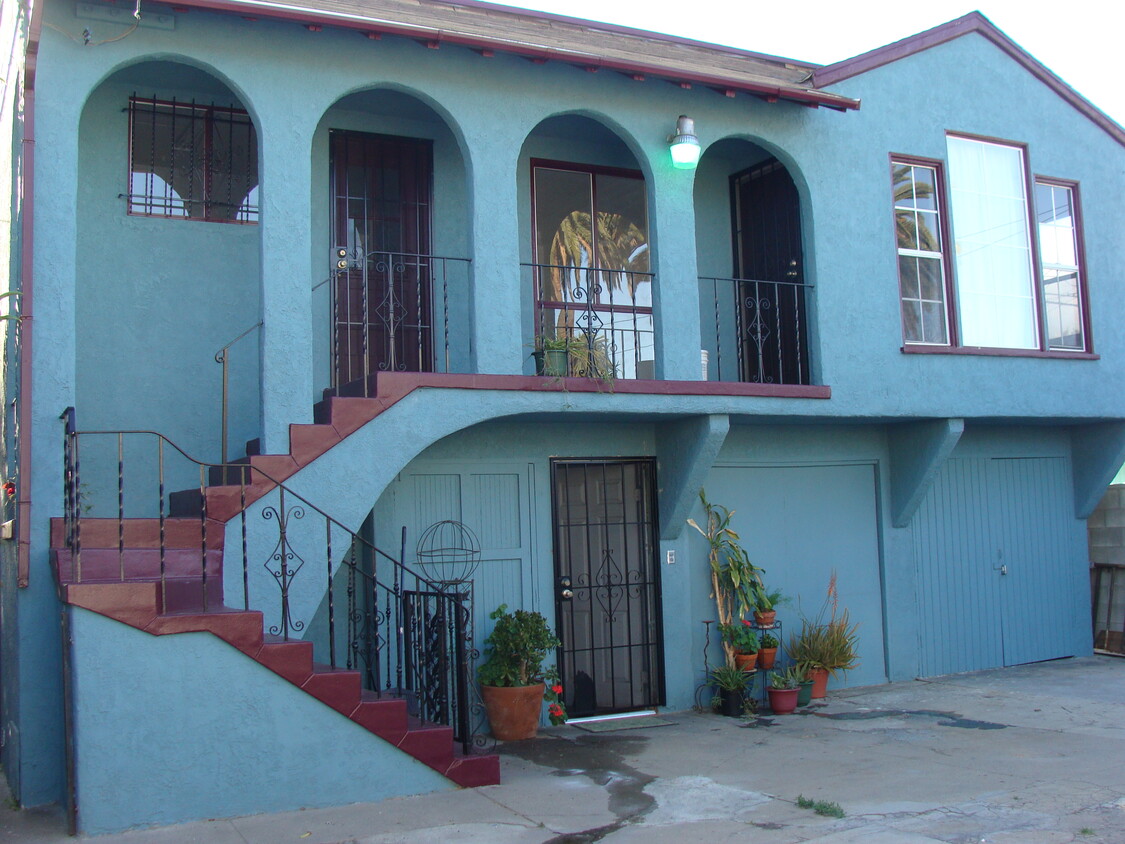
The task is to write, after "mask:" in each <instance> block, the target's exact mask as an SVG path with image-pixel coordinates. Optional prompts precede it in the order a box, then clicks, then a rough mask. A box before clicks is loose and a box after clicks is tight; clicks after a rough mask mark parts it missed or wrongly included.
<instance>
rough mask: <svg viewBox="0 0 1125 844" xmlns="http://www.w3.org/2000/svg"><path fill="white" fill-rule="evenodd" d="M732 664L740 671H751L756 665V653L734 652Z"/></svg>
mask: <svg viewBox="0 0 1125 844" xmlns="http://www.w3.org/2000/svg"><path fill="white" fill-rule="evenodd" d="M734 664H735V665H736V666H737V667H738V669H739V670H740V671H753V670H754V669H755V668H757V666H758V655H757V654H756V653H754V654H735V655H734Z"/></svg>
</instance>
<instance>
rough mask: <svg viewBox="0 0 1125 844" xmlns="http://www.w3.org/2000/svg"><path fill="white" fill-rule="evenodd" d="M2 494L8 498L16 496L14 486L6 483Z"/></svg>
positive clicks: (9, 482)
mask: <svg viewBox="0 0 1125 844" xmlns="http://www.w3.org/2000/svg"><path fill="white" fill-rule="evenodd" d="M4 494H5V495H7V496H8V497H9V498H12V497H14V496H15V494H16V485H15V484H14V483H12V482H11V481H8V482H7V483H6V484H4Z"/></svg>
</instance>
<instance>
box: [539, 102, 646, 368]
mask: <svg viewBox="0 0 1125 844" xmlns="http://www.w3.org/2000/svg"><path fill="white" fill-rule="evenodd" d="M519 168H520V172H519V177H518V184H519V185H520V210H521V213H520V221H521V228H522V235H523V236H522V241H523V244H524V246H523V252H522V255H521V261H522V264H523V270H524V272H523V283H524V290H525V291H526V292H525V294H524V302H525V308H524V311H525V312H524V325H526V326H529V332H530V333H529V335H528V337H527V340H528V343H529V345H531V346H532V347H533V348H534V350H535V354H534V358H535V360H536V364H535V366H536V367H537V371H538V372H539V374H546V375H555V376H557V375H580V376H588V377H593V378H601V379H603V380H604V379H613V378H643V379H652V378H654V377H655V374H654V370H653V367H654V360H655V345H654V344H655V325H654V321H653V310H652V291H653V284H654V281H655V279H654V275H653V273H652V271H651V269H652V268H651V257H650V252H651V249H650V233H649V222H648V197H647V191H646V185H645V178H644V174H643V173H642V172H641V169H640V166H639V164H638V162H637V159H636V157H635V156H634V155H633V153H632V152H631V151H630V149H629V147H628V146H627V145H626V144H625V142H624V141H623V140H622V139H621V138H620V137H619V136H618V135H617V134H615V133H614V132H613V131H611V130H610V129H609V128H607V127H606V126H604V125H603V124H601V123H599V122H598V121H596V120H593V119H592V118H589V117H584V116H581V115H574V114H568V115H559V116H555V117H550V118H548V119H546V120H544V121H542V122H541V123H540V124H539V125H538V126H536V127H535V129H534V130H533V131H532V132H531V133H530V134H529V135H528V137H527V139H526V141H525V142H524V145H523V149H522V151H521V155H520V164H519ZM531 366H532V364H530V363H529V364H528V371H529V372H530V371H531V370H530V367H531Z"/></svg>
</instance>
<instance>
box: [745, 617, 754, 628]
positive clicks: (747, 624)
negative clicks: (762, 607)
mask: <svg viewBox="0 0 1125 844" xmlns="http://www.w3.org/2000/svg"><path fill="white" fill-rule="evenodd" d="M742 623H743V624H745V625H746V626H747V627H753V626H754V625H753V624H751V623H750V622H749V621H747V620H746V619H745V618H744V619H742Z"/></svg>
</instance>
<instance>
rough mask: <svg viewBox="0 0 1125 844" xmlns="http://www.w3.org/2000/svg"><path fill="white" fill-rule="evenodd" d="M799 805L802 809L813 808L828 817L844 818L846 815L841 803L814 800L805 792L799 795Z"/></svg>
mask: <svg viewBox="0 0 1125 844" xmlns="http://www.w3.org/2000/svg"><path fill="white" fill-rule="evenodd" d="M797 805H798V806H799V807H800V808H802V809H812V810H813V811H814V812H816V813H817V814H818V815H824V816H825V817H826V818H842V817H843V816H844V810H843V809H842V808H841V807H840V804H839V803H833V802H830V801H828V800H813V799H812V798H809V797H805V795H803V794H798V795H797Z"/></svg>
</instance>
